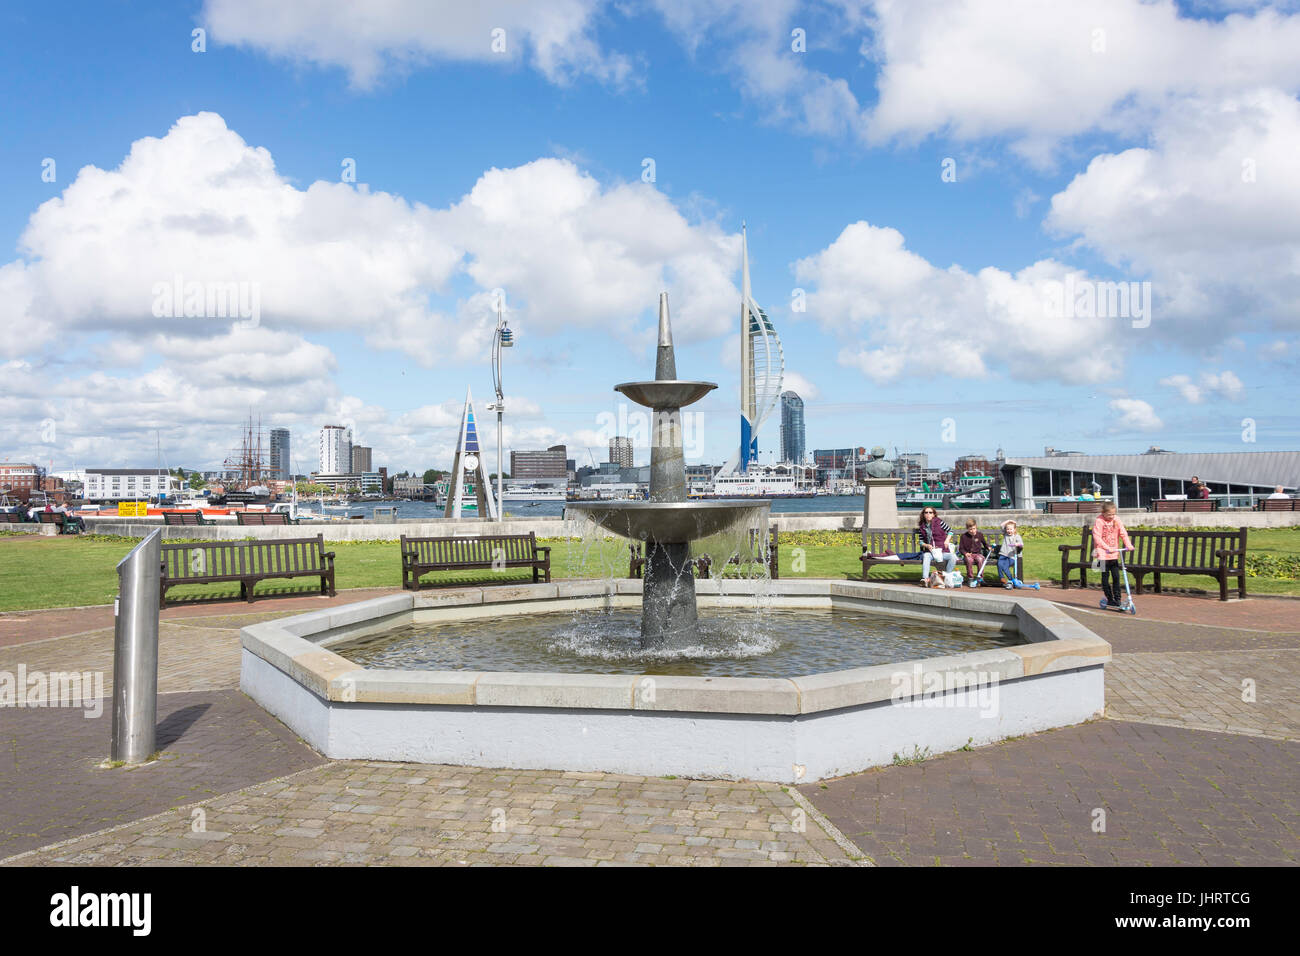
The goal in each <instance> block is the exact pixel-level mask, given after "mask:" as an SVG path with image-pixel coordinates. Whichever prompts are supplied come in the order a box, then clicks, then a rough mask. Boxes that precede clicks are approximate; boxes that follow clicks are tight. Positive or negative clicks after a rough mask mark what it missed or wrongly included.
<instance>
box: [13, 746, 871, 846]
mask: <svg viewBox="0 0 1300 956" xmlns="http://www.w3.org/2000/svg"><path fill="white" fill-rule="evenodd" d="M202 810H203V814H202V822H203V830H202V832H196V830H195V821H196V819H197V817H196V814H195V812H194V809H182V810H180V811H174V812H171V813H166V814H163V815H161V816H159V817H157V818H155V819H152V820H145V821H142V822H139V823H135V824H133V825H131V826H128V827H123V828H119V829H116V830H114V831H112V832H110V833H104V834H99V835H97V836H93V837H90V838H87V839H81V840H76V841H74V842H72V843H70V844H68V845H65V846H61V847H57V848H53V849H46V850H42V851H40V852H39V853H36V854H32V855H28V856H25V857H23V858H20V859H18V860H15V861H12V862H13V863H15V864H19V865H25V866H32V865H38V866H57V865H91V864H98V865H104V864H112V865H147V864H155V865H175V864H203V863H215V864H223V865H250V866H275V865H293V866H304V865H306V866H312V865H315V866H326V865H328V866H334V865H358V864H398V865H402V866H411V865H451V866H474V865H494V864H515V865H521V866H538V865H540V866H596V865H620V866H646V865H667V866H725V865H760V866H762V865H767V866H774V865H778V864H807V865H826V864H828V863H841V864H842V863H847V862H848V859H847V857H846V855H845V853H844V851H843V850H841V849H840V847H839V846H837V845H836V844H835V843H834V842H832V840H831V839H830V837H828V836H827V835H826V834H824V833H823V832H822V831H821V830H820V828H819V827H818V826H817V825H816V824H815V823H814V822H813V820H811V819H808V818H807V816H806V814H805V812H804V810H803V809H802V807H801V806H800V805H799V804H798V803H797V802H796V801H795V799H794V798H793V797H792V796H791V795H790V794H789V793H788V792H787V791H786V789H785V788H783V787H781V786H779V785H777V784H771V783H736V782H732V781H717V780H714V781H709V780H678V779H660V778H652V777H637V776H628V775H622V774H596V773H560V772H555V771H541V770H482V769H476V768H471V767H445V766H431V765H423V764H422V765H413V764H394V763H380V762H362V761H343V762H338V763H332V764H329V765H327V766H324V767H320V768H318V769H316V770H313V771H310V772H308V773H303V774H298V775H296V776H294V777H291V778H289V779H285V780H278V781H275V782H271V783H264V784H259V785H257V786H254V787H251V788H249V789H247V790H244V791H242V792H240V793H235V794H229V795H226V796H222V797H216V798H214V799H211V800H206V801H205V802H204V803H203V805H202Z"/></svg>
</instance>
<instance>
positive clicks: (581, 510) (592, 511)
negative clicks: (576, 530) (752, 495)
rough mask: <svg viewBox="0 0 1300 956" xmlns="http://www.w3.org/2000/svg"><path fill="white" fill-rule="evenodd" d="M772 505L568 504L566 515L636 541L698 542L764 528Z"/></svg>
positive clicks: (727, 501)
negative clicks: (742, 529) (570, 514)
mask: <svg viewBox="0 0 1300 956" xmlns="http://www.w3.org/2000/svg"><path fill="white" fill-rule="evenodd" d="M770 508H771V504H770V503H768V502H766V501H763V502H754V501H745V500H743V499H734V500H733V499H720V500H716V501H571V502H569V503H568V504H567V505H565V510H566V511H567V512H570V513H573V514H575V515H578V514H580V515H583V516H584V517H586V518H589V519H590V520H592V521H594V522H595V523H596V524H598V525H600V526H601V527H602V528H604V529H605V530H606V531H612V532H613V533H614V534H617V535H622V536H623V537H625V538H633V539H635V540H638V541H649V542H651V543H654V542H664V543H676V542H684V541H698V540H699V539H700V538H708V537H711V536H712V535H715V534H720V533H722V532H724V531H728V530H731V529H739V528H757V529H758V530H760V531H763V530H765V529H766V527H767V516H768V512H769V510H770Z"/></svg>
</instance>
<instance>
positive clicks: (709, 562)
mask: <svg viewBox="0 0 1300 956" xmlns="http://www.w3.org/2000/svg"><path fill="white" fill-rule="evenodd" d="M756 537H757V534H756V533H754V534H751V536H750V553H749V554H748V555H739V554H733V555H731V556H730V557H729V558H727V564H728V565H732V564H735V565H741V564H752V563H753V560H754V557H755V554H756V552H755V549H754V542H755V539H756ZM778 547H779V546H778V544H777V532H776V529H775V528H771V529H769V531H768V538H767V547H766V548H764V549H761V550H762V552H763V553H761V554H758V555H757V557H758V559H759V560H760V561H764V562H766V564H767V573H768V576H769V577H771V579H772V580H773V581H776V580H778V579H779V578H780V575H781V569H780V567H779V565H778V562H777V558H778V555H779V552H778ZM627 550H628V552H629V557H628V563H627V576H628V577H629V578H639V577H641V576H642V575H643V574H644V573H645V547H644V545H643V544H642V543H641V542H640V541H634V542H632V543H631V544H629V545H628V546H627ZM691 563H692V564H694V565H695V574H696V576H697V577H701V578H707V577H711V576H712V574H713V559H712V558H711V557H709V555H707V554H702V555H700V556H699V557H698V558H696V559H695V560H694V561H693V562H691Z"/></svg>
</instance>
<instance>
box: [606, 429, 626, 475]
mask: <svg viewBox="0 0 1300 956" xmlns="http://www.w3.org/2000/svg"><path fill="white" fill-rule="evenodd" d="M609 460H610V461H612V462H613V463H614V464H616V465H618V466H619V467H620V468H631V467H632V439H630V438H624V437H623V436H621V435H615V436H614V437H613V438H611V439H610V440H609Z"/></svg>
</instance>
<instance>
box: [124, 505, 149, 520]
mask: <svg viewBox="0 0 1300 956" xmlns="http://www.w3.org/2000/svg"><path fill="white" fill-rule="evenodd" d="M148 513H149V502H147V501H119V502H118V503H117V516H118V517H119V518H143V517H144V516H145V515H147V514H148Z"/></svg>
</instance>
